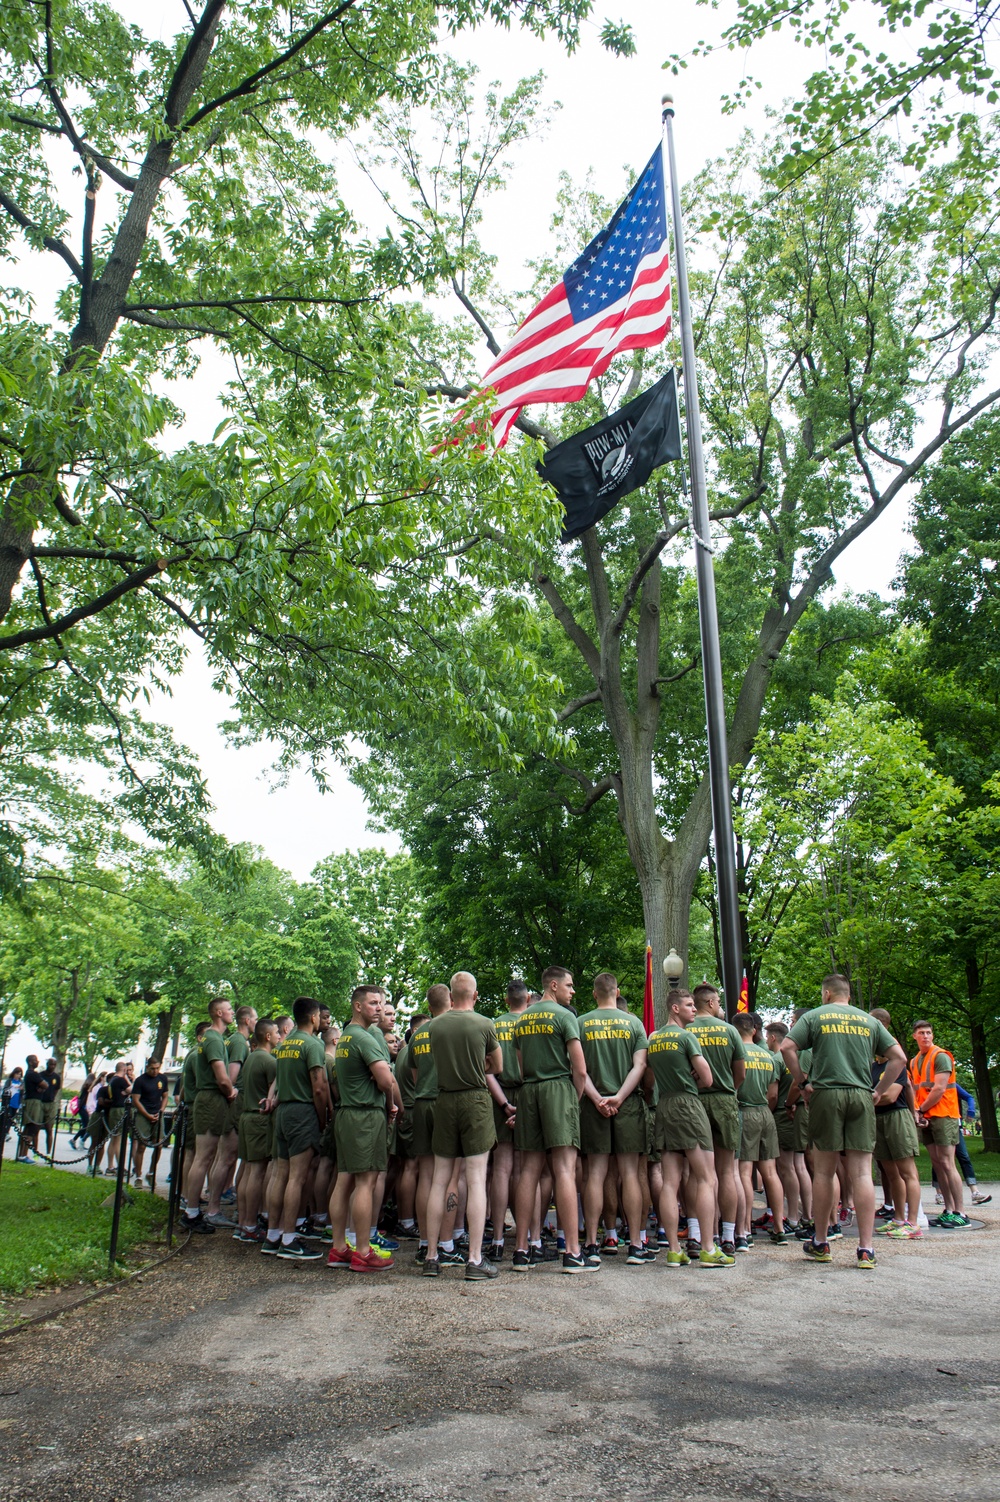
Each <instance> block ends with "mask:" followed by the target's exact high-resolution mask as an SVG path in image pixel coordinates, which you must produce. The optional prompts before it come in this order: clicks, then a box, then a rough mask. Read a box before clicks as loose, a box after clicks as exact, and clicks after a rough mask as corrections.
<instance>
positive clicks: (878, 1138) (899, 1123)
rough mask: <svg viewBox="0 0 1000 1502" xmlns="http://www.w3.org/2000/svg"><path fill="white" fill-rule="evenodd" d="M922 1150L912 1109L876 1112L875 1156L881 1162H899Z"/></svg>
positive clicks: (914, 1155) (912, 1156)
mask: <svg viewBox="0 0 1000 1502" xmlns="http://www.w3.org/2000/svg"><path fill="white" fill-rule="evenodd" d="M919 1151H920V1142H919V1139H918V1137H917V1127H916V1123H915V1121H914V1120H913V1112H912V1111H883V1112H882V1113H881V1114H879V1112H878V1111H876V1112H875V1157H876V1159H877V1160H878V1162H879V1163H899V1162H900V1161H901V1160H902V1159H903V1158H915V1157H916V1156H917V1153H918V1152H919Z"/></svg>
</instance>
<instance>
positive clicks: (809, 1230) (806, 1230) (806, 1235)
mask: <svg viewBox="0 0 1000 1502" xmlns="http://www.w3.org/2000/svg"><path fill="white" fill-rule="evenodd" d="M815 1229H816V1226H815V1224H814V1223H813V1222H812V1221H811V1220H800V1221H799V1224H798V1228H797V1230H796V1232H795V1240H796V1241H812V1238H813V1232H814V1231H815Z"/></svg>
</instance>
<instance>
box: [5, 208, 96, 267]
mask: <svg viewBox="0 0 1000 1502" xmlns="http://www.w3.org/2000/svg"><path fill="white" fill-rule="evenodd" d="M0 208H3V209H6V211H7V213H8V214H9V215H10V217H11V218H12V219H13V221H14V223H15V224H19V225H20V226H21V228H22V229H23V230H27V231H28V232H29V233H30V234H34V235H42V227H41V225H40V224H35V222H34V220H32V219H29V218H28V216H27V214H26V213H24V211H23V209H19V208H18V206H17V204H16V203H15V202H14V200H13V198H11V197H10V195H9V194H8V193H5V192H4V191H3V189H2V188H0ZM42 244H43V245H44V246H45V249H46V250H51V251H54V252H55V254H56V255H57V256H62V258H63V260H64V261H65V262H66V265H67V266H68V267H69V269H70V271H72V273H73V275H74V276H75V277H76V279H77V281H78V282H80V283H81V284H82V283H83V279H84V277H83V267H82V266H81V265H80V262H79V261H78V260H77V258H76V256H75V255H74V254H73V252H72V251H71V250H70V248H69V246H68V245H67V244H66V243H65V241H63V240H57V239H56V238H55V236H54V235H42Z"/></svg>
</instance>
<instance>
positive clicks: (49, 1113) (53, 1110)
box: [42, 1100, 59, 1127]
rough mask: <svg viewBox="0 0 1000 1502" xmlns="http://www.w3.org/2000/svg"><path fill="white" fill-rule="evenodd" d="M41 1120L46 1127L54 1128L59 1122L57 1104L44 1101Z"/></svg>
mask: <svg viewBox="0 0 1000 1502" xmlns="http://www.w3.org/2000/svg"><path fill="white" fill-rule="evenodd" d="M42 1119H43V1120H44V1122H45V1125H46V1126H47V1127H54V1126H55V1124H56V1122H57V1121H58V1120H59V1102H58V1101H57V1100H46V1101H43V1102H42Z"/></svg>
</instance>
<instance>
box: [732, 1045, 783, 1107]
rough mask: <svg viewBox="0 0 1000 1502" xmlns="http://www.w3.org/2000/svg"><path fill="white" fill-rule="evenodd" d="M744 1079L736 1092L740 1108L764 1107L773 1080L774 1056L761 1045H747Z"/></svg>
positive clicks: (745, 1047)
mask: <svg viewBox="0 0 1000 1502" xmlns="http://www.w3.org/2000/svg"><path fill="white" fill-rule="evenodd" d="M743 1047H744V1049H745V1050H746V1056H747V1058H746V1065H747V1072H746V1078H745V1079H744V1081H743V1083H742V1085H741V1086H740V1088H739V1089H738V1090H737V1092H736V1098H737V1100H738V1101H739V1103H740V1105H741V1106H766V1105H767V1092H768V1090H769V1088H770V1087H771V1085H772V1084H773V1083H774V1080H775V1065H774V1054H773V1053H772V1052H771V1050H770V1049H769V1048H765V1047H764V1046H763V1044H761V1043H747V1042H746V1041H744V1044H743Z"/></svg>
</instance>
